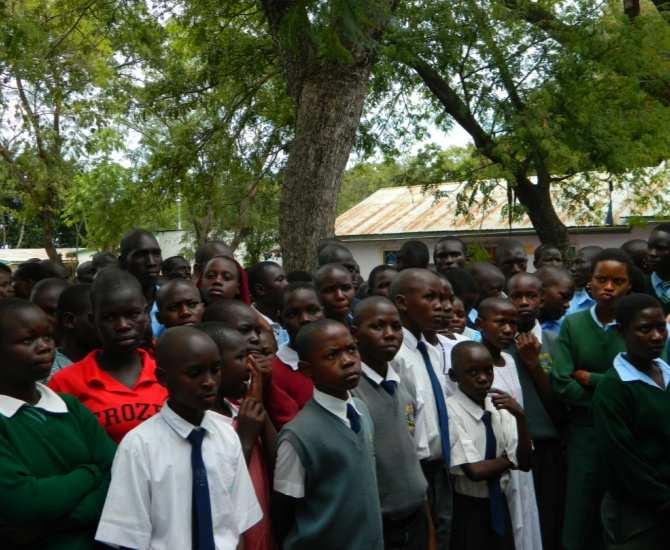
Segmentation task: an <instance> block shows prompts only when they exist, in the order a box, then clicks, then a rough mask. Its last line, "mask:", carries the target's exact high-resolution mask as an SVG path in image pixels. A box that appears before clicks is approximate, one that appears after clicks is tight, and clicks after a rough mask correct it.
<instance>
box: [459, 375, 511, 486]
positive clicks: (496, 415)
mask: <svg viewBox="0 0 670 550" xmlns="http://www.w3.org/2000/svg"><path fill="white" fill-rule="evenodd" d="M447 410H448V412H449V437H450V439H451V473H452V474H453V476H454V478H453V479H454V491H455V492H457V493H459V494H461V495H465V496H471V497H477V498H488V496H489V489H488V485H487V483H486V481H472V480H471V479H469V478H468V477H467V476H466V475H465V472H463V468H462V467H461V466H463V464H473V463H476V462H481V461H482V460H484V459H485V457H486V427H485V426H484V422H482V417H483V416H484V410H487V411H490V413H491V426H493V433H494V434H495V436H496V457H500V456H502V455H503V453H504V454H506V455H507V458H508V459H509V460H510V462H512V463H513V464H515V465H516V464H517V459H516V449H517V444H518V433H517V428H516V420H515V419H514V417H513V416H512V415H511V414H510V413H509V412H508V411H505V410H498V409H496V408H495V406H494V405H493V403H492V402H491V398H490V397H487V398H486V400H485V402H484V409H482V408H481V406H479V405H478V404H477V403H475V402H474V401H473V400H472V399H470V398H469V397H468V396H467V395H465V394H464V393H463V392H462V391H461V390H460V388H457V389H456V391H455V393H454V394H453V395H451V396H450V397H448V398H447ZM508 483H509V472H505V473H504V474H503V475H502V476H501V477H500V485H501V487H502V489H503V491H504V490H505V488H506V487H507V484H508Z"/></svg>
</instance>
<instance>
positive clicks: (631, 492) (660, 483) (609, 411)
mask: <svg viewBox="0 0 670 550" xmlns="http://www.w3.org/2000/svg"><path fill="white" fill-rule="evenodd" d="M593 416H594V422H595V427H596V430H595V431H596V440H597V443H598V452H599V455H600V457H601V459H602V461H601V469H602V473H603V480H604V482H605V487H606V489H607V491H608V492H609V493H611V494H612V496H614V497H615V498H617V499H619V500H620V501H622V502H628V503H630V504H635V505H638V506H640V505H642V506H646V507H648V508H649V510H650V511H655V510H657V509H658V508H660V507H661V506H662V505H663V504H666V503H668V502H670V422H668V419H669V418H670V391H668V390H667V389H666V390H665V391H664V390H662V389H660V388H658V387H654V386H651V385H649V384H646V383H644V382H640V381H630V382H623V381H621V379H620V378H619V375H618V373H617V372H616V370H614V369H612V370H611V371H609V372H608V373H607V374H605V375H604V376H603V378H602V380H601V382H600V384H598V389H597V390H596V392H595V396H594V398H593Z"/></svg>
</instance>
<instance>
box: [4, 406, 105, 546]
mask: <svg viewBox="0 0 670 550" xmlns="http://www.w3.org/2000/svg"><path fill="white" fill-rule="evenodd" d="M61 397H62V398H63V400H64V401H65V403H66V405H67V408H68V411H69V413H63V414H56V413H49V412H47V411H44V410H42V409H39V408H36V407H29V406H23V407H21V408H20V409H19V410H18V411H17V412H16V413H15V414H14V415H13V416H11V417H9V418H8V417H6V416H4V415H2V414H0V524H1V525H2V526H3V527H0V533H2V536H1V538H2V539H3V540H7V538H6V537H5V533H4V531H5V528H9V530H10V531H11V530H12V529H13V528H14V529H17V532H16V533H15V534H14V535H13V536H12V537H11V540H13V542H14V545H15V546H13V547H16V548H39V549H45V550H56V549H59V550H60V549H63V550H65V549H67V550H80V549H88V548H93V544H94V542H93V536H94V534H95V528H96V526H97V523H98V519H99V516H100V513H101V511H102V506H103V504H104V502H105V496H106V494H107V487H108V485H109V477H110V468H111V464H112V459H113V458H114V452H115V450H116V446H115V444H114V442H113V441H112V440H111V439H110V438H109V437H108V436H107V434H106V433H105V431H104V430H103V429H102V427H101V426H100V424H99V423H98V421H97V420H96V419H95V417H94V416H93V415H92V414H91V413H90V412H89V411H88V409H86V408H85V407H84V406H83V405H82V404H81V403H80V402H79V401H78V400H77V399H76V398H74V397H72V396H70V395H61ZM3 544H4V543H3Z"/></svg>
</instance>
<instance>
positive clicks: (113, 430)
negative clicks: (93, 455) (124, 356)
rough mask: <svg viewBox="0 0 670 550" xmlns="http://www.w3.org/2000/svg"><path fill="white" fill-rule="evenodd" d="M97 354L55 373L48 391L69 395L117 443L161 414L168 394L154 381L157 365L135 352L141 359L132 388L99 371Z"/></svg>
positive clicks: (145, 354)
mask: <svg viewBox="0 0 670 550" xmlns="http://www.w3.org/2000/svg"><path fill="white" fill-rule="evenodd" d="M99 353H100V350H95V351H92V352H91V353H89V354H88V355H87V356H86V357H84V358H83V359H82V360H81V361H78V362H77V363H73V364H72V365H70V366H68V367H65V368H64V369H62V370H61V371H59V372H57V373H56V374H55V375H54V376H53V378H51V380H49V387H50V388H51V389H53V390H55V391H58V392H62V393H69V394H71V395H74V396H75V397H76V398H77V399H79V401H81V402H82V403H83V404H84V405H85V406H86V407H87V408H88V409H89V410H90V411H91V412H92V413H93V414H94V415H95V416H96V418H97V419H98V422H100V424H101V425H102V427H103V428H104V429H105V431H106V432H107V433H108V434H109V436H110V437H111V438H112V439H113V440H114V441H116V442H117V443H118V442H119V441H121V439H122V438H123V436H124V435H126V433H127V432H129V431H130V430H132V429H133V428H135V427H136V426H137V425H138V424H140V423H141V422H144V421H145V420H147V419H149V418H151V417H152V416H153V415H154V414H156V413H157V412H158V411H160V409H161V407H162V406H163V403H164V402H165V400H166V399H167V390H166V389H165V388H164V387H163V386H161V385H160V384H159V383H158V380H157V379H156V372H155V371H156V361H155V360H154V359H153V357H152V356H151V355H150V354H149V353H147V352H146V351H145V350H143V349H141V348H138V350H137V353H139V355H140V357H141V359H142V371H141V372H140V374H139V376H138V378H137V380H136V382H135V384H134V385H133V387H132V388H129V387H128V386H125V385H124V384H122V383H121V382H119V381H118V380H116V379H115V378H113V377H112V376H111V375H110V374H109V373H108V372H106V371H105V370H103V369H101V368H100V364H99V362H98V354H99Z"/></svg>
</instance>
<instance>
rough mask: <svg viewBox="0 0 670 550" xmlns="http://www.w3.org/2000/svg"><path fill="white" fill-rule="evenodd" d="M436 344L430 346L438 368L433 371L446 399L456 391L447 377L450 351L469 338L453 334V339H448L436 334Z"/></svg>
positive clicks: (454, 385)
mask: <svg viewBox="0 0 670 550" xmlns="http://www.w3.org/2000/svg"><path fill="white" fill-rule="evenodd" d="M436 337H437V344H436V345H434V346H433V345H432V344H429V345H431V346H432V347H433V349H434V350H435V353H436V354H437V356H438V365H439V366H438V368H436V369H435V372H436V374H437V377H438V380H439V381H440V385H441V386H442V390H443V391H444V395H445V396H446V397H448V396H450V395H451V394H452V393H454V391H455V390H456V382H454V381H453V380H452V379H451V378H450V377H449V370H450V369H451V350H452V349H453V348H454V346H455V345H456V344H458V343H459V342H467V341H468V340H469V338H468V337H467V336H464V335H463V334H454V335H453V338H448V337H446V336H445V335H444V334H440V333H437V334H436Z"/></svg>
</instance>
